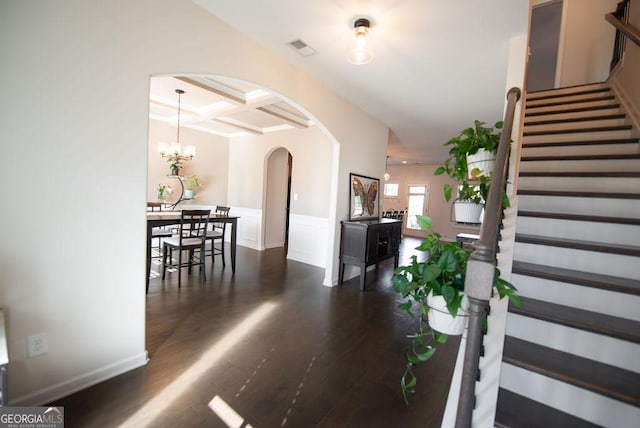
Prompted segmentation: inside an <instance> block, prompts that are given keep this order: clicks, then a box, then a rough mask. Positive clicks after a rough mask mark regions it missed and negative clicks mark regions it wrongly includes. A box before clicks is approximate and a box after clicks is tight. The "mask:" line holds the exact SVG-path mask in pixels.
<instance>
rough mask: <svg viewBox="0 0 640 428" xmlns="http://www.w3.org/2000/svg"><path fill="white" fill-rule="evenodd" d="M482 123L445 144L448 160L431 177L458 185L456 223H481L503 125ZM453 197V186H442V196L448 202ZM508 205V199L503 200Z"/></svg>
mask: <svg viewBox="0 0 640 428" xmlns="http://www.w3.org/2000/svg"><path fill="white" fill-rule="evenodd" d="M484 125H485V123H484V122H480V121H478V120H476V121H474V126H473V127H470V128H466V129H464V130H462V131H461V132H460V134H459V135H458V136H456V137H454V138H452V139H450V140H449V141H447V142H446V143H445V146H450V149H449V158H447V159H446V160H445V161H444V164H443V165H442V166H440V167H438V168H437V169H436V170H435V172H434V174H435V175H442V174H447V175H448V176H449V177H451V178H453V179H454V180H455V181H456V182H457V195H456V200H455V203H454V211H455V214H456V222H459V223H480V216H481V212H482V208H483V206H484V204H485V202H486V200H487V195H488V191H489V190H488V189H489V183H490V182H491V176H492V174H493V167H494V164H495V156H496V153H497V151H498V145H499V143H500V135H501V129H502V122H501V121H499V122H496V123H495V125H493V127H491V128H488V127H485V126H484ZM452 196H453V186H452V185H451V184H449V183H447V184H445V185H444V197H445V199H446V200H447V202H449V201H450V200H451V198H452ZM503 205H504V206H505V207H508V206H509V202H508V199H506V200H504V201H503Z"/></svg>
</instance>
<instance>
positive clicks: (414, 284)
mask: <svg viewBox="0 0 640 428" xmlns="http://www.w3.org/2000/svg"><path fill="white" fill-rule="evenodd" d="M416 217H417V222H418V224H419V225H420V228H421V229H422V230H425V231H428V232H430V233H428V234H427V236H426V237H425V238H424V240H423V242H422V243H421V244H420V246H418V247H417V248H416V250H419V251H423V252H427V253H428V256H427V259H426V260H425V261H422V262H418V258H417V256H415V255H413V256H412V257H411V263H410V264H409V265H407V266H400V267H398V268H397V269H396V270H395V272H394V275H393V289H394V290H395V291H396V292H397V293H398V294H400V296H401V298H402V299H403V301H402V303H400V304H399V305H398V308H400V309H402V310H403V311H405V312H406V313H407V314H409V316H411V317H413V318H416V319H417V327H416V331H415V332H413V333H411V334H408V335H407V337H408V338H409V341H410V343H409V348H408V349H407V351H406V353H405V358H406V366H405V371H404V374H403V375H402V379H401V388H402V394H403V397H404V399H405V401H406V402H407V403H408V394H409V393H412V392H414V390H415V387H416V384H417V380H418V379H417V377H416V375H415V373H414V371H413V368H414V367H415V366H416V365H417V364H419V363H421V362H424V361H427V360H429V359H430V358H431V357H433V355H434V354H435V352H436V349H437V347H438V345H440V344H443V343H445V342H446V341H447V339H448V337H449V336H450V335H460V334H462V332H463V331H464V329H465V327H466V323H467V318H468V316H467V311H466V308H467V305H466V299H465V297H464V284H465V277H466V268H467V261H468V259H469V256H470V255H471V250H470V249H468V248H467V247H462V246H460V245H459V244H458V243H457V242H447V241H445V240H443V238H442V236H441V235H440V234H438V233H436V232H434V231H433V230H432V226H433V220H432V219H431V218H430V217H426V216H416ZM493 287H494V289H495V290H496V291H497V292H498V294H499V296H500V298H503V297H505V296H507V297H509V298H510V299H511V300H512V301H513V302H514V304H516V305H518V306H519V305H520V299H519V297H518V295H517V294H516V288H515V287H514V286H513V284H511V283H510V282H508V281H506V280H504V279H502V278H501V277H500V271H499V270H498V269H497V268H496V269H495V274H494V280H493ZM425 321H427V322H428V323H425Z"/></svg>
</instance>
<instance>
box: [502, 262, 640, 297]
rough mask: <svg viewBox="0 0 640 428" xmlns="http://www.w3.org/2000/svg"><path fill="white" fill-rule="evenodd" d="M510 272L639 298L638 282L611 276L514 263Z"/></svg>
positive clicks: (639, 287)
mask: <svg viewBox="0 0 640 428" xmlns="http://www.w3.org/2000/svg"><path fill="white" fill-rule="evenodd" d="M512 272H513V273H515V274H518V275H526V276H533V277H536V278H542V279H548V280H551V281H558V282H565V283H569V284H576V285H582V286H585V287H592V288H599V289H602V290H608V291H615V292H618V293H626V294H632V295H636V296H640V281H638V280H633V279H629V278H621V277H617V276H611V275H602V274H597V273H590V272H584V271H577V270H572V269H564V268H559V267H553V266H543V265H538V264H535V263H527V262H519V261H514V262H513V267H512Z"/></svg>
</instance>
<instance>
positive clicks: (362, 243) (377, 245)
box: [338, 218, 402, 291]
mask: <svg viewBox="0 0 640 428" xmlns="http://www.w3.org/2000/svg"><path fill="white" fill-rule="evenodd" d="M341 223H342V229H341V234H340V270H339V274H338V275H339V282H340V284H342V282H343V280H344V268H345V265H353V266H358V267H359V268H360V290H361V291H364V284H365V278H366V274H367V267H369V266H371V265H373V264H375V265H376V268H377V265H378V262H381V261H382V260H386V259H389V258H391V257H393V258H394V259H395V260H394V267H398V259H399V250H400V239H401V236H402V220H397V219H389V218H382V219H379V220H362V221H342V222H341Z"/></svg>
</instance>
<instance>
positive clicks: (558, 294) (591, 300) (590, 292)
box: [511, 273, 640, 321]
mask: <svg viewBox="0 0 640 428" xmlns="http://www.w3.org/2000/svg"><path fill="white" fill-rule="evenodd" d="M511 282H512V283H513V284H514V285H515V286H516V288H517V289H518V294H520V296H523V297H531V298H532V299H536V300H543V301H549V302H552V303H557V304H559V305H565V306H572V307H575V308H579V309H584V310H586V311H592V312H599V313H601V314H607V315H612V316H615V317H621V318H627V319H630V320H634V321H640V296H634V295H630V294H625V293H616V292H613V291H608V290H602V289H599V288H593V287H586V286H583V285H575V284H571V283H567V282H559V281H553V280H550V279H543V278H536V277H533V276H527V275H520V274H517V273H514V274H513V275H512V276H511Z"/></svg>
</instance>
